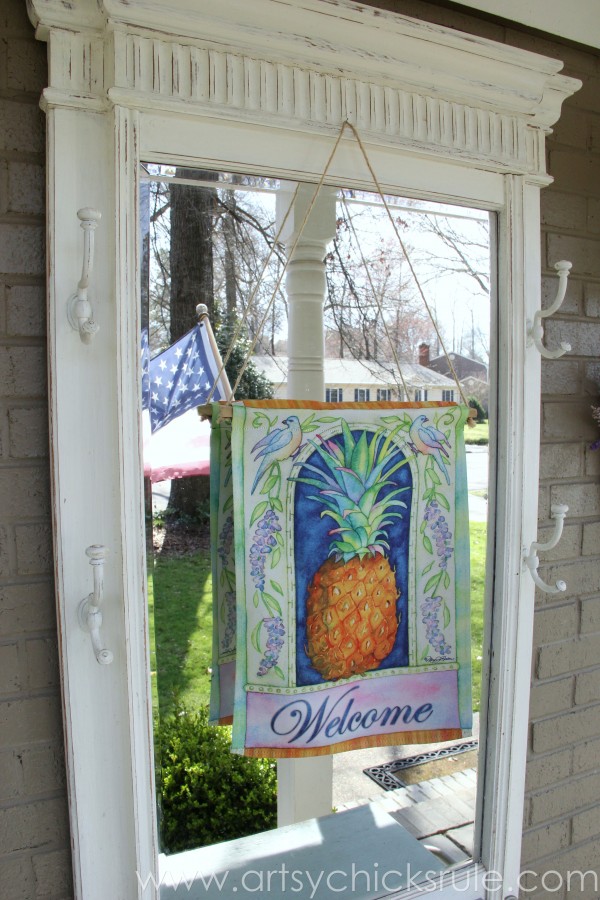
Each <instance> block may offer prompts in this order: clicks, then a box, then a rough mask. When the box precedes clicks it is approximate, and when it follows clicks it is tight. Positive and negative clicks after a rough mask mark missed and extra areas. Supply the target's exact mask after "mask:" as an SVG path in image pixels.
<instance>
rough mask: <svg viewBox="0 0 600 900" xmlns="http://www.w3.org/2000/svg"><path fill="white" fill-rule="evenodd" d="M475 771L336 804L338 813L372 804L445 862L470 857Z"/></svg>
mask: <svg viewBox="0 0 600 900" xmlns="http://www.w3.org/2000/svg"><path fill="white" fill-rule="evenodd" d="M476 791H477V770H476V769H475V768H472V769H465V770H464V771H462V772H455V773H454V774H452V775H442V776H440V777H438V778H432V779H430V780H429V781H422V782H419V783H418V784H411V785H407V786H406V787H402V788H396V789H395V790H391V791H385V793H379V794H377V795H376V796H373V797H368V798H363V799H360V800H351V801H348V802H346V803H340V804H337V805H336V809H337V811H338V812H341V811H342V810H346V809H354V808H355V807H357V806H362V805H364V804H366V803H369V804H376V805H377V806H379V807H381V808H382V809H384V810H385V811H386V812H387V813H388V814H389V815H390V816H392V818H394V819H395V820H396V821H397V822H399V824H400V825H402V826H403V827H404V828H406V830H407V831H408V832H410V834H412V835H413V836H414V837H416V838H417V840H419V841H420V842H421V843H422V844H424V846H425V847H426V848H427V850H429V851H431V852H432V853H435V854H436V856H438V857H439V858H441V859H442V860H443V861H444V862H445V863H447V864H448V865H451V864H453V863H459V862H463V861H464V860H467V859H470V858H471V857H472V856H473V822H474V819H475V797H476Z"/></svg>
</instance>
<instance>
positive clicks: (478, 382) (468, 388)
mask: <svg viewBox="0 0 600 900" xmlns="http://www.w3.org/2000/svg"><path fill="white" fill-rule="evenodd" d="M461 385H462V389H463V391H464V392H465V397H476V398H477V400H479V402H480V403H481V405H482V406H483V408H484V410H485V412H486V413H487V412H488V408H489V402H490V386H489V384H488V383H487V381H483V380H482V379H481V378H475V377H474V376H473V375H468V376H467V378H463V379H462V381H461Z"/></svg>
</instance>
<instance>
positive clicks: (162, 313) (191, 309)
mask: <svg viewBox="0 0 600 900" xmlns="http://www.w3.org/2000/svg"><path fill="white" fill-rule="evenodd" d="M140 185H141V186H140V219H141V223H142V242H141V247H142V267H141V269H142V285H141V296H142V316H141V323H142V331H143V334H144V335H145V337H144V340H145V341H147V348H148V359H149V360H150V361H154V366H153V368H154V369H155V370H156V362H155V361H156V360H157V359H159V358H160V359H161V360H163V361H164V360H167V359H168V353H169V348H170V347H172V346H173V345H175V344H176V343H177V342H178V341H180V340H181V339H182V338H183V337H184V336H185V335H186V334H188V333H189V332H190V331H191V330H192V329H194V327H195V326H196V323H197V321H198V316H197V312H196V306H197V304H198V303H203V304H205V306H206V307H207V309H208V318H209V321H210V325H211V328H212V331H213V332H214V336H215V341H216V346H217V348H218V351H219V353H220V356H221V357H222V358H225V357H228V359H227V365H226V374H227V376H228V380H229V383H230V385H232V386H233V385H234V384H236V390H235V396H236V398H237V399H244V398H249V399H258V398H268V397H276V398H285V397H286V391H287V381H288V367H289V358H288V322H289V319H290V303H293V302H294V298H293V297H290V296H289V294H288V292H287V291H286V282H285V275H286V274H287V272H286V266H287V257H286V246H285V243H284V241H283V239H282V237H281V233H279V234H278V231H281V220H282V212H281V210H282V208H283V204H282V200H281V198H282V196H284V197H290V196H292V191H293V189H294V188H295V185H291V186H290V183H289V182H282V181H281V180H279V179H276V178H268V177H264V176H256V175H248V174H241V173H232V172H217V171H211V170H200V169H190V168H183V167H180V166H170V165H166V164H154V163H144V164H143V165H142V168H141V177H140ZM324 194H325V198H324V202H326V203H328V204H329V206H330V209H329V212H328V213H327V214H326V215H327V216H328V222H329V227H330V231H331V234H330V235H326V233H325V232H326V228H325V226H324V227H323V228H322V229H321V230H320V232H319V235H318V240H317V241H316V243H317V251H316V252H317V257H318V258H317V259H316V263H317V264H318V265H319V266H322V268H323V274H324V283H325V295H324V297H323V333H322V335H321V334H318V335H317V334H315V342H317V344H318V342H319V341H320V340H323V344H324V354H325V362H324V381H325V395H324V396H323V397H322V398H321V399H324V400H326V401H327V402H331V403H340V402H346V401H351V402H370V401H401V402H416V403H420V402H431V401H440V402H459V403H460V402H464V400H467V401H468V402H469V404H470V405H471V406H473V407H475V408H476V410H477V422H476V424H475V426H474V427H473V428H467V429H466V441H467V447H466V459H467V473H468V491H469V493H468V501H469V522H470V548H471V551H470V563H471V617H470V620H471V662H472V672H473V684H472V687H473V709H474V712H475V728H474V733H473V736H472V737H465V738H464V739H461V740H453V741H450V742H441V743H438V744H433V745H432V744H412V745H405V746H391V747H372V748H370V749H361V750H351V751H347V752H345V753H341V754H337V755H335V756H334V759H333V808H334V809H335V810H337V811H338V813H341V812H343V811H347V810H350V809H355V808H357V807H359V806H363V805H364V804H367V803H368V802H369V801H372V800H373V799H374V798H377V797H382V796H385V797H386V799H389V801H390V803H389V808H390V809H393V812H392V815H393V816H394V817H395V818H396V820H397V821H398V822H400V823H401V824H402V825H403V826H404V827H405V828H406V829H407V830H408V831H409V832H410V833H416V836H417V838H418V840H419V841H420V842H421V843H422V844H423V845H424V846H426V847H427V849H428V850H429V851H430V852H431V853H433V854H434V856H435V857H436V858H437V859H438V860H441V861H442V863H443V864H444V865H453V864H456V863H459V862H462V861H464V860H467V859H469V858H470V857H471V856H472V854H473V823H474V820H475V791H476V774H477V766H478V742H477V736H478V713H479V708H480V699H481V671H482V661H483V656H484V649H483V642H484V637H483V632H484V627H483V623H484V615H485V613H484V610H485V606H486V600H485V592H486V546H487V540H486V536H487V493H488V483H489V478H490V475H489V453H488V447H489V440H490V432H491V435H492V440H493V439H494V438H493V436H494V434H495V428H494V423H490V422H489V416H488V412H489V396H490V352H491V342H490V327H491V325H490V323H491V320H492V314H491V301H490V297H491V293H492V291H491V249H490V215H489V214H488V213H487V212H482V211H480V210H477V209H474V208H467V207H458V206H452V205H449V204H441V203H434V202H432V201H430V200H427V201H420V200H417V199H415V198H403V197H396V196H386V197H385V201H384V200H383V198H382V197H381V196H379V195H378V194H377V193H373V192H367V191H359V190H353V189H346V188H344V189H340V190H337V191H333V190H332V189H331V188H326V189H324ZM278 198H279V199H278ZM278 204H279V206H278ZM324 218H325V217H324ZM392 219H393V221H392ZM399 236H400V240H399ZM310 237H311V236H309V235H307V239H310ZM319 241H320V244H319ZM319 247H320V248H321V249H320V251H319V249H318V248H319ZM288 249H289V244H288ZM319 253H320V255H319ZM415 275H416V278H417V281H418V283H417V281H415ZM142 344H143V342H142ZM215 359H216V362H215V363H214V365H213V368H212V370H211V372H210V373H209V372H208V371H207V372H202V375H203V376H204V380H203V381H202V390H201V391H200V395H201V397H202V403H204V402H205V401H206V398H207V396H208V395H209V394H210V392H211V389H212V388H213V383H216V382H217V381H218V376H219V362H220V360H219V356H218V354H216V355H215ZM174 368H175V367H174V366H173V370H174ZM164 369H165V371H164V379H163V381H162V382H161V384H154V383H153V379H152V378H151V377H150V374H149V373H148V381H146V382H145V388H144V390H146V391H148V392H149V393H150V394H153V393H154V394H155V395H156V403H162V402H165V408H168V410H169V412H168V413H167V414H166V416H162V417H158V416H157V418H156V421H154V420H153V418H152V415H154V413H153V414H152V415H151V414H150V410H152V409H153V407H152V406H151V405H150V403H149V401H147V400H145V401H144V403H143V406H145V407H146V409H145V411H144V423H143V427H144V469H145V476H146V477H145V487H146V526H147V548H148V551H147V562H148V596H149V604H150V608H149V620H150V631H151V640H152V645H153V652H152V662H151V669H152V671H151V676H152V690H153V703H154V727H155V746H156V748H157V760H156V766H157V785H158V796H159V809H160V816H159V822H160V828H161V847H162V850H163V851H164V852H165V853H167V854H169V853H175V852H179V851H182V850H186V849H192V848H195V847H199V846H208V845H210V844H212V843H216V842H219V841H222V840H229V839H235V838H239V837H243V836H247V835H250V834H254V833H257V832H261V831H263V830H265V829H269V828H274V827H276V824H277V816H276V809H277V805H276V791H277V786H276V775H275V764H274V762H273V761H272V760H269V759H264V760H263V759H245V758H240V757H237V756H232V755H231V754H230V753H229V748H228V743H229V742H230V734H229V729H228V726H227V725H209V724H208V718H209V717H208V712H207V710H208V704H209V701H210V687H211V675H212V674H213V669H214V666H215V665H216V663H215V661H214V658H213V637H212V614H213V613H212V603H213V585H212V579H213V576H214V575H215V572H216V570H215V568H214V566H212V565H211V554H210V549H211V506H210V485H209V481H210V423H209V421H208V420H206V419H204V420H203V419H202V418H201V417H200V416H199V414H198V409H197V406H198V405H201V404H196V405H193V404H192V405H190V406H189V408H187V409H186V411H184V412H183V413H182V414H180V415H178V414H177V410H173V409H172V406H171V401H170V399H169V398H168V397H167V391H171V390H172V387H173V385H172V384H170V381H169V378H170V377H171V381H172V380H173V378H176V377H177V376H175V375H173V373H171V374H170V373H169V365H168V364H166V365H165V367H164ZM492 369H493V365H492ZM240 375H241V377H240ZM157 377H158V379H161V377H162V376H161V374H160V373H159V374H158V376H156V375H155V376H154V378H155V379H156V378H157ZM456 379H458V382H459V383H458V384H457V381H456ZM200 380H202V379H200ZM169 385H170V386H169ZM166 389H167V390H166ZM461 394H462V396H461ZM169 396H170V395H169ZM148 406H150V409H148ZM490 425H491V427H490ZM212 512H213V518H214V509H213V511H212ZM439 516H441V511H439V513H438V517H439ZM212 527H213V542H214V539H215V527H216V528H217V535H216V536H217V537H218V540H219V541H220V546H221V548H224V549H223V554H224V555H226V554H228V553H230V552H231V545H232V540H233V531H232V521H231V517H229V519H227V520H221V521H220V522H219V524H218V526H215V522H214V521H213V523H212ZM438 531H439V533H438V536H437V544H436V546H435V548H432V552H433V550H434V549H435V553H437V554H438V555H439V554H440V553H441V554H442V555H443V554H444V553H445V552H446V551H447V549H448V548H450V547H451V538H452V535H451V534H450V535H449V536H448V533H447V529H446V531H444V529H443V527H442V526H441V527H440V529H438ZM430 543H431V542H430ZM451 552H452V551H451V549H450V550H449V551H448V553H449V554H450V553H451ZM218 577H219V579H220V584H221V589H222V591H223V592H224V593H225V594H228V595H229V597H230V600H229V606H228V607H226V608H227V609H229V610H230V612H229V614H223V615H222V616H221V620H220V629H221V631H220V634H221V636H225V643H227V641H229V647H230V649H231V654H230V657H228V656H227V654H225V656H224V661H225V662H227V661H228V660H229V659H230V660H231V661H232V664H233V659H234V652H233V649H234V640H233V632H234V622H233V621H232V616H233V615H234V613H233V612H231V610H232V603H233V601H232V600H231V598H232V597H234V593H233V592H234V585H235V573H234V572H233V571H231V570H230V569H228V568H227V567H226V566H225V565H223V566H221V568H220V569H219V571H218ZM401 621H402V620H401ZM403 627H406V623H405V622H404V623H403ZM442 627H443V626H442ZM227 634H228V635H229V637H228V638H227ZM442 638H443V634H442ZM440 640H441V638H440ZM185 742H187V743H185ZM175 745H177V747H178V751H179V752H180V755H181V756H182V757H183V756H184V755H185V754H190V753H192V752H193V753H196V754H197V758H196V763H197V765H198V766H199V765H200V763H201V764H202V767H203V769H202V775H201V776H198V775H197V773H194V772H193V771H191V770H192V769H193V766H192V765H191V763H192V762H193V760H191V758H190V757H187V763H184V760H183V758H182V759H178V760H177V761H174V760H173V748H174V746H175ZM192 745H193V747H192ZM207 745H208V746H209V747H210V754H208V753H207V750H206V746H207ZM209 755H210V756H211V758H210V760H209V759H208V756H209ZM186 765H187V768H188V771H187V772H186V771H185V768H186ZM211 766H212V769H211V768H210V767H211ZM185 790H188V791H189V792H191V794H192V795H193V797H192V799H190V802H189V806H188V807H186V808H185V811H184V806H182V802H181V798H182V794H183V793H184V791H185ZM449 795H451V796H452V798H453V802H452V804H451V805H450V804H448V802H447V800H446V799H445V798H447V797H448V796H449ZM203 804H205V805H206V804H208V806H209V807H210V808H211V809H212V813H211V815H210V816H208V817H207V816H206V814H204V815H202V813H201V812H200V810H201V808H202V806H203ZM415 811H418V812H415ZM417 821H418V823H419V824H415V823H417Z"/></svg>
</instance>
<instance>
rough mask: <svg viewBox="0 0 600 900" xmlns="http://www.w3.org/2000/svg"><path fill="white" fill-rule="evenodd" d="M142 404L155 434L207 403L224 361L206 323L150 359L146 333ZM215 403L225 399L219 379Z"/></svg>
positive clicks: (197, 326) (143, 346) (146, 334)
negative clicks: (220, 359) (217, 350)
mask: <svg viewBox="0 0 600 900" xmlns="http://www.w3.org/2000/svg"><path fill="white" fill-rule="evenodd" d="M141 352H142V405H143V408H144V409H148V410H149V411H150V425H151V428H152V431H153V432H154V431H158V429H159V428H162V427H163V425H166V424H167V423H168V422H171V421H172V420H173V419H176V418H177V416H180V415H182V414H183V413H184V412H187V411H188V410H189V409H194V407H196V406H201V405H202V404H203V403H206V401H207V399H208V396H209V394H210V390H211V388H212V386H213V384H214V383H215V380H216V377H217V373H218V372H219V368H220V362H219V361H218V360H217V359H216V358H215V352H214V350H213V347H212V345H211V343H210V340H209V337H208V334H207V331H206V327H205V326H204V324H203V323H202V322H200V323H199V324H198V325H195V326H194V328H192V330H191V331H188V333H187V334H185V335H184V336H183V337H182V338H180V339H179V340H178V341H176V342H175V343H174V344H172V345H171V346H170V347H169V348H168V349H167V350H165V351H164V352H163V353H159V355H158V356H155V357H154V359H149V356H150V354H149V350H148V332H147V331H145V330H144V331H143V332H142V351H141ZM212 399H213V400H225V399H226V397H225V391H224V390H223V386H222V384H221V381H220V380H219V382H218V384H217V386H216V388H215V391H214V393H213V396H212Z"/></svg>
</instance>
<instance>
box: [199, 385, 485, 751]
mask: <svg viewBox="0 0 600 900" xmlns="http://www.w3.org/2000/svg"><path fill="white" fill-rule="evenodd" d="M467 416H468V410H467V409H466V408H463V407H459V406H455V405H454V404H447V403H429V404H427V403H425V404H419V403H414V404H394V403H377V404H350V403H348V404H344V403H341V404H328V403H316V402H312V403H311V402H301V401H292V400H281V401H277V400H272V401H246V402H244V403H236V404H234V406H233V430H232V450H233V452H232V460H233V464H232V474H233V495H234V507H235V516H234V519H235V575H236V595H237V604H236V635H237V637H236V654H235V669H236V677H235V698H234V716H233V744H232V749H233V750H234V751H236V752H239V753H243V754H245V755H248V756H272V757H302V756H311V755H321V754H326V753H335V752H338V751H342V750H348V749H356V748H359V747H368V746H376V745H388V744H389V745H394V744H403V743H415V742H419V743H424V742H427V741H444V740H452V739H455V738H457V737H462V736H463V735H465V734H468V733H469V729H470V728H471V726H472V713H471V708H472V703H471V665H470V616H469V581H470V579H469V539H468V508H467V485H466V464H465V453H464V438H463V428H464V424H465V421H466V419H467ZM217 527H224V523H222V524H219V525H218V526H217ZM219 577H220V576H219ZM223 615H224V616H225V619H224V620H223V622H225V621H226V619H227V615H228V613H227V612H225V613H224V614H223V613H221V612H220V613H219V616H220V617H221V616H223ZM228 646H229V647H231V645H228Z"/></svg>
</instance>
